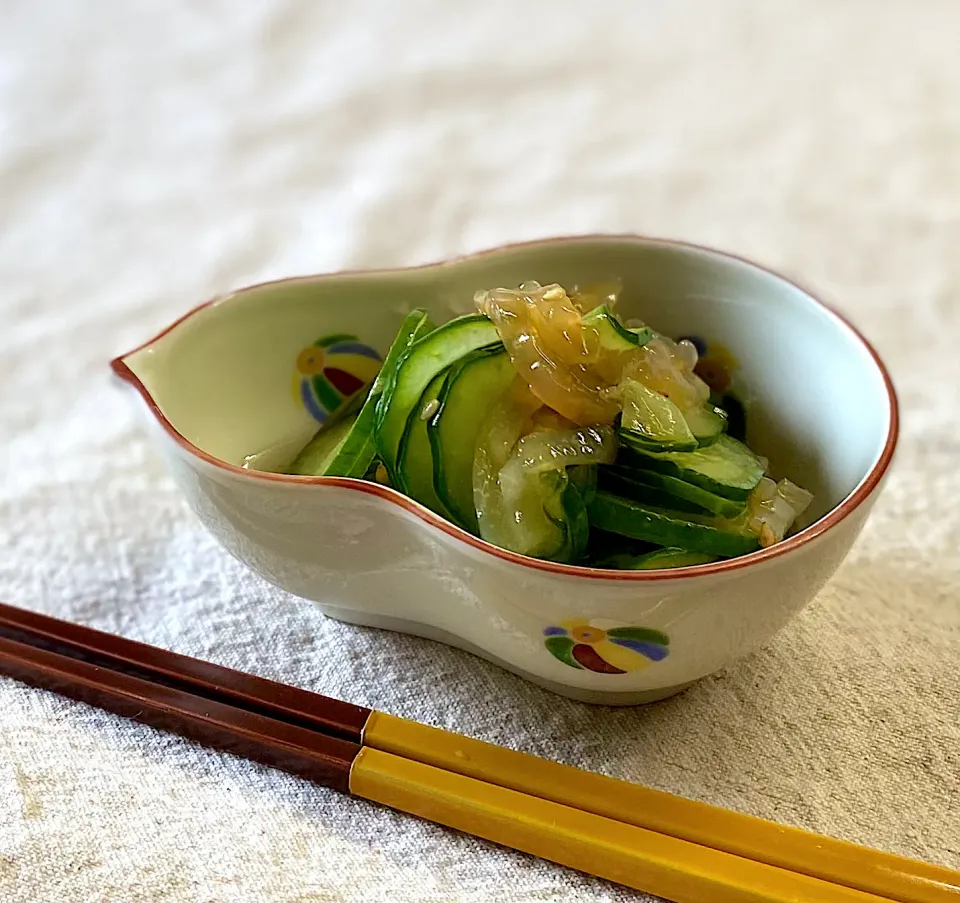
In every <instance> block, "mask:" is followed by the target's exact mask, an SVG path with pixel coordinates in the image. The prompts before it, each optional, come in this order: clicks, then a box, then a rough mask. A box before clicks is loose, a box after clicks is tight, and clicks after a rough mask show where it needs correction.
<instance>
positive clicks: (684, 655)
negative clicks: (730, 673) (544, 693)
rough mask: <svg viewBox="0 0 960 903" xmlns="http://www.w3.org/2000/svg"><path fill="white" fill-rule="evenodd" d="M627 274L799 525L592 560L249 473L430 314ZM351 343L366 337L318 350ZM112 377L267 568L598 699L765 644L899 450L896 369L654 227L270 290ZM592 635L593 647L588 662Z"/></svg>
mask: <svg viewBox="0 0 960 903" xmlns="http://www.w3.org/2000/svg"><path fill="white" fill-rule="evenodd" d="M609 277H619V278H620V279H622V280H623V283H624V293H623V295H622V301H621V304H620V308H619V309H620V311H621V313H622V314H623V315H624V316H625V317H630V316H636V317H640V318H641V319H643V320H644V321H646V322H647V323H649V324H650V325H652V326H653V327H654V328H656V329H659V330H661V331H663V332H665V333H667V334H669V335H672V336H675V337H676V336H680V335H689V334H694V335H697V336H700V337H702V338H704V339H705V340H706V342H707V345H708V349H707V353H708V355H710V354H714V355H715V356H716V357H717V359H718V361H719V362H720V363H721V364H723V365H725V366H727V367H728V368H729V369H731V370H732V377H733V382H734V388H735V389H736V391H737V393H738V395H739V397H740V398H741V400H742V401H743V402H744V404H745V407H746V411H747V437H748V441H749V443H750V444H751V445H752V446H754V447H755V448H757V450H759V451H760V452H761V453H762V454H765V455H767V456H768V457H769V458H770V459H771V461H772V462H773V467H774V474H775V475H789V476H790V477H791V478H792V479H794V480H795V481H797V482H798V483H800V484H801V485H803V486H805V487H807V488H808V489H810V490H811V491H812V492H814V493H815V501H814V503H813V505H812V506H811V508H810V509H809V511H808V512H807V515H806V519H805V525H802V526H803V529H802V530H800V531H799V532H797V533H795V534H794V535H793V536H792V537H790V538H788V539H787V540H785V541H784V542H782V543H779V544H777V545H775V546H773V547H771V548H768V549H765V550H762V551H759V552H755V553H753V554H751V555H747V556H744V557H742V558H737V559H733V560H729V561H724V562H718V563H714V564H707V565H699V566H696V567H691V568H685V569H682V570H675V571H666V570H663V571H603V570H591V569H586V568H579V567H571V566H566V565H558V564H553V563H550V562H544V561H537V560H533V559H529V558H525V557H523V556H519V555H515V554H512V553H510V552H506V551H503V550H501V549H498V548H495V547H493V546H491V545H489V544H487V543H485V542H483V541H482V540H480V539H477V538H475V537H473V536H471V535H469V534H467V533H465V532H464V531H462V530H460V529H459V528H457V527H455V526H453V525H452V524H450V523H448V522H447V521H445V520H443V519H442V518H439V517H437V516H436V515H434V514H433V513H431V512H430V511H428V510H427V509H425V508H423V507H422V506H420V505H419V504H417V503H416V502H414V501H412V500H410V499H408V498H406V497H404V496H403V495H401V494H399V493H397V492H395V491H393V490H391V489H389V488H386V487H383V486H380V485H378V484H373V483H365V482H361V481H356V480H349V479H340V478H310V477H294V476H286V475H281V474H275V473H269V472H259V471H257V470H251V469H249V468H245V467H244V466H243V465H244V462H245V461H246V459H247V458H248V456H250V455H254V454H261V453H264V452H266V454H261V457H260V458H259V459H258V460H259V461H260V462H266V464H264V463H261V464H260V466H269V463H270V462H269V459H270V458H271V457H273V458H275V459H276V460H277V461H280V460H282V459H283V458H284V457H287V458H289V456H290V455H291V454H292V453H293V452H294V451H295V450H296V449H297V448H298V447H299V446H300V445H301V444H303V443H304V442H305V441H306V440H307V438H309V436H310V435H311V434H312V433H313V432H314V431H315V430H316V428H317V420H318V418H322V417H323V416H324V414H323V405H324V404H327V405H328V406H331V407H332V404H333V401H335V400H336V394H335V393H334V394H333V395H331V393H330V386H331V384H333V385H334V386H336V385H337V384H339V385H340V386H341V388H344V389H349V388H350V385H349V384H350V382H351V379H350V375H351V374H353V375H354V376H355V377H359V378H361V379H365V378H368V376H369V372H370V366H371V361H370V359H369V356H370V355H371V354H372V353H373V352H372V351H371V350H370V349H371V348H372V349H374V350H375V351H376V352H379V353H381V354H382V353H383V352H384V351H385V350H386V348H387V346H388V345H389V343H390V341H391V339H392V338H393V335H394V333H395V331H396V330H397V328H398V325H399V323H400V321H401V319H402V317H403V315H404V314H405V313H406V312H407V311H408V310H410V309H411V308H413V307H416V306H425V307H427V308H428V309H429V311H430V313H431V315H432V317H433V318H434V320H435V321H436V322H442V321H444V320H446V319H448V318H450V317H451V316H453V315H455V314H459V313H463V312H466V311H467V310H469V309H470V307H471V305H472V298H473V294H474V291H475V290H476V289H477V288H482V287H492V286H496V285H514V286H515V285H517V284H519V283H520V282H523V281H526V280H531V279H535V280H537V281H539V282H542V283H548V282H554V281H556V282H561V283H563V284H573V283H581V284H582V283H584V282H588V281H593V280H596V279H604V278H609ZM337 334H347V335H348V336H355V337H357V338H356V339H352V338H341V339H340V340H339V341H335V342H333V344H332V345H331V344H330V343H329V342H328V343H327V347H326V349H325V350H321V352H318V350H317V349H318V348H321V349H323V345H324V342H323V339H324V338H325V337H330V336H335V335H337ZM318 341H319V343H320V344H319V345H318V344H316V343H317V342H318ZM717 349H721V350H719V351H718V350H717ZM722 349H725V350H722ZM112 366H113V369H114V371H115V373H116V374H117V375H118V376H119V377H121V378H122V379H123V380H125V381H126V382H127V383H129V384H130V385H131V386H132V387H133V388H134V389H136V391H137V393H138V394H139V397H140V399H141V400H142V401H143V402H144V403H145V408H146V410H147V412H148V414H149V415H150V416H149V418H148V420H149V423H151V424H152V426H153V430H152V433H153V436H154V438H155V439H156V441H157V444H158V446H159V448H160V449H161V451H162V453H163V455H164V456H165V458H166V460H167V462H168V464H169V467H170V469H171V471H172V473H173V475H174V477H175V478H176V480H177V482H178V484H179V485H180V487H181V488H182V490H183V492H184V493H185V495H186V497H187V500H188V501H189V503H190V505H191V506H192V508H193V510H194V511H195V512H196V513H197V515H198V516H199V517H200V519H201V520H202V521H203V523H205V524H206V526H207V527H208V528H209V529H210V530H211V531H212V532H213V534H214V535H215V536H216V537H217V538H218V539H219V541H220V542H221V543H222V544H223V545H224V546H225V547H226V548H227V549H228V550H229V551H230V552H231V553H232V554H234V555H235V556H236V557H237V558H239V559H240V560H241V561H243V562H245V563H246V564H247V565H249V566H250V567H251V568H253V569H254V570H255V571H256V572H258V573H259V574H261V575H262V576H263V577H265V578H266V579H267V580H268V581H270V582H272V583H274V584H276V585H277V586H279V587H281V588H283V589H284V590H287V591H289V592H290V593H292V594H293V595H295V596H300V597H302V598H304V599H309V600H312V601H314V602H316V603H317V604H318V605H319V606H320V608H321V610H322V611H323V612H324V613H325V614H327V615H329V616H330V617H333V618H338V619H340V620H343V621H348V622H351V623H355V624H365V625H372V626H375V627H383V628H389V629H393V630H401V631H406V632H409V633H414V634H418V635H420V636H425V637H429V638H431V639H434V640H438V641H441V642H445V643H449V644H451V645H454V646H458V647H460V648H461V649H465V650H468V651H470V652H473V653H476V654H477V655H481V656H483V657H484V658H486V659H489V660H491V661H493V662H496V663H498V664H499V665H501V666H503V667H504V668H507V669H509V670H510V671H513V672H514V673H516V674H519V675H522V676H523V677H526V678H528V679H530V680H532V681H534V682H536V683H538V684H540V685H541V686H544V687H547V688H549V689H551V690H553V691H555V692H557V693H561V694H564V695H566V696H571V697H574V698H576V699H581V700H584V701H588V702H600V703H609V704H620V705H625V704H634V703H639V702H647V701H652V700H655V699H660V698H663V697H665V696H668V695H670V694H672V693H675V692H677V691H678V690H680V689H682V688H684V687H686V686H688V685H689V684H691V683H692V682H694V681H696V680H697V679H699V678H701V677H704V676H706V675H708V674H711V673H713V672H715V671H717V670H718V669H721V668H723V667H725V666H726V665H729V664H730V663H731V662H733V661H734V660H736V659H738V658H740V657H741V656H743V655H744V654H746V653H748V652H750V651H752V650H754V649H756V648H758V647H759V646H761V645H763V644H764V643H766V642H767V641H769V640H770V638H771V637H772V636H773V635H774V634H775V633H776V632H777V631H778V630H779V629H780V628H781V627H783V625H784V624H786V623H787V621H789V620H790V619H791V618H792V617H793V616H794V615H795V614H796V613H797V612H798V611H799V610H800V609H801V608H802V607H803V606H804V605H806V604H807V603H808V602H809V601H810V600H811V599H812V598H813V597H814V596H815V595H816V593H817V592H818V591H819V589H820V588H821V587H822V586H823V584H824V583H825V582H826V581H827V580H828V579H829V578H830V576H831V575H832V574H833V572H834V571H835V570H836V568H837V566H838V565H839V564H840V562H841V561H842V560H843V558H844V556H845V555H846V554H847V552H848V550H849V549H850V546H851V544H852V543H853V541H854V540H855V539H856V537H857V535H858V534H859V532H860V530H861V528H862V527H863V523H864V520H865V518H866V517H867V515H868V513H869V511H870V509H871V507H872V506H873V503H874V501H875V499H876V497H877V493H878V490H879V489H880V486H881V483H882V481H883V479H884V476H885V473H886V471H887V468H888V466H889V464H890V461H891V458H892V456H893V452H894V447H895V445H896V441H897V402H896V397H895V394H894V391H893V387H892V385H891V382H890V378H889V376H888V375H887V372H886V370H885V369H884V367H883V364H882V363H881V362H880V360H879V358H878V357H877V355H876V353H875V352H874V351H873V350H872V349H871V348H870V346H869V345H868V344H867V343H866V341H864V339H863V338H862V337H861V336H860V335H859V334H858V333H857V332H856V331H855V330H854V329H853V328H852V327H851V326H850V325H849V324H848V323H846V322H845V321H844V320H843V319H842V318H841V317H840V316H838V315H837V314H836V313H833V312H832V311H830V310H829V309H827V308H826V307H825V306H824V305H822V304H821V303H819V302H818V301H816V300H815V299H814V298H812V297H811V296H810V295H809V294H807V293H806V292H804V291H803V290H801V289H800V288H798V287H797V286H796V285H794V284H792V283H791V282H788V281H787V280H785V279H783V278H781V277H779V276H777V275H775V274H773V273H771V272H769V271H767V270H765V269H762V268H760V267H758V266H756V265H754V264H752V263H749V262H747V261H745V260H742V259H739V258H737V257H733V256H730V255H727V254H723V253H719V252H717V251H713V250H709V249H706V248H701V247H694V246H691V245H687V244H682V243H679V242H671V241H660V240H652V239H646V238H640V237H635V236H597V237H581V238H564V239H552V240H545V241H538V242H533V243H529V244H522V245H513V246H508V247H505V248H501V249H496V250H492V251H487V252H484V253H481V254H476V255H473V256H470V257H465V258H461V259H457V260H453V261H449V262H446V263H440V264H436V265H432V266H425V267H418V268H411V269H403V270H388V271H365V272H353V273H336V274H332V275H323V276H311V277H304V278H294V279H285V280H281V281H278V282H272V283H267V284H263V285H256V286H252V287H250V288H246V289H243V290H241V291H237V292H235V293H233V294H230V295H228V296H226V297H221V298H218V299H215V300H214V301H211V302H209V303H207V304H205V305H202V306H200V307H198V308H196V309H195V310H194V311H192V312H190V313H188V314H187V315H186V316H185V317H183V318H182V319H180V320H178V321H177V322H176V323H174V324H173V325H172V326H170V327H169V328H168V329H166V330H164V331H163V332H162V333H161V334H160V335H158V336H157V337H156V338H154V339H152V340H151V341H150V342H148V343H147V344H146V345H143V346H142V347H140V348H138V349H136V350H135V351H132V352H130V353H129V354H126V355H123V356H122V357H120V358H117V359H116V360H115V361H113V364H112ZM373 366H374V367H375V366H376V362H375V361H374V362H373ZM321 369H322V370H323V373H324V375H321V377H320V379H319V380H315V379H314V376H315V375H316V374H317V373H318V372H320V371H321ZM344 374H346V375H344ZM609 631H613V633H609ZM558 637H559V639H556V638H558ZM615 639H617V640H620V642H614V640H615ZM384 641H385V642H387V640H386V639H385V640H384ZM574 645H579V646H581V647H583V646H586V647H590V648H589V649H587V650H583V649H581V650H580V653H581V654H580V655H579V658H580V659H581V660H583V661H585V662H587V663H588V664H587V666H584V665H583V664H578V662H577V660H576V659H575V658H574V657H572V656H571V655H570V654H569V653H570V649H571V648H572V647H573V646H574ZM584 651H586V653H587V654H586V655H584V654H582V653H583V652H584Z"/></svg>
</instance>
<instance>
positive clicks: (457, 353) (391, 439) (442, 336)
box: [374, 314, 499, 483]
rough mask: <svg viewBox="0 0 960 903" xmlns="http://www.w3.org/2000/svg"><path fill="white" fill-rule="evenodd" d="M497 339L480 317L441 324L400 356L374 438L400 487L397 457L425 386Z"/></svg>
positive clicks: (380, 408)
mask: <svg viewBox="0 0 960 903" xmlns="http://www.w3.org/2000/svg"><path fill="white" fill-rule="evenodd" d="M498 339H499V335H498V333H497V328H496V326H494V325H493V323H492V322H491V321H490V320H488V319H487V318H486V317H485V316H483V315H482V314H469V315H467V316H464V317H457V318H456V319H455V320H450V321H449V322H448V323H444V324H443V326H440V327H439V328H437V329H435V330H433V332H430V333H427V335H425V336H424V337H423V338H421V339H418V340H417V341H416V342H414V343H413V344H412V345H411V346H410V347H409V348H408V349H407V350H406V352H404V353H403V354H402V355H401V356H400V360H399V362H398V364H397V368H396V370H395V371H394V373H393V376H392V378H391V379H390V381H389V382H388V383H387V386H386V388H385V389H384V391H383V394H382V395H381V396H380V400H379V401H378V403H377V418H376V428H375V430H374V438H375V441H376V446H377V452H378V453H379V455H380V458H381V460H382V461H383V463H384V465H385V466H386V468H387V473H388V474H389V475H390V479H391V480H392V481H394V482H395V483H399V477H398V474H397V456H398V453H399V451H400V441H401V440H402V438H403V432H404V430H405V429H406V425H407V418H408V417H409V416H410V412H411V411H412V410H413V409H414V407H415V406H416V404H417V402H418V401H419V400H420V395H421V394H422V393H423V390H424V389H425V388H426V387H427V384H428V383H429V382H430V380H431V379H433V378H434V377H435V376H436V375H437V374H438V373H439V372H440V371H441V370H445V369H446V368H447V367H449V366H450V365H451V364H452V363H454V362H455V361H457V360H459V359H460V358H461V357H463V356H464V355H465V354H468V353H469V352H471V351H474V350H475V349H477V348H481V347H483V346H484V345H489V344H491V343H492V342H495V341H497V340H498Z"/></svg>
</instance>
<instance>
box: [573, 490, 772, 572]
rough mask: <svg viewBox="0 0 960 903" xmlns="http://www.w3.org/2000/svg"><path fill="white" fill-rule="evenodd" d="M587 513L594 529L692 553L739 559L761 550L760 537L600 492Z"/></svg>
mask: <svg viewBox="0 0 960 903" xmlns="http://www.w3.org/2000/svg"><path fill="white" fill-rule="evenodd" d="M587 510H588V514H589V517H590V524H591V526H595V527H598V528H600V529H601V530H609V531H610V532H611V533H620V534H621V535H623V536H629V537H630V538H631V539H642V540H644V541H646V542H655V543H657V544H658V545H662V546H667V547H670V548H677V549H685V550H686V551H688V552H703V553H704V554H706V555H716V556H717V557H718V558H735V557H737V556H738V555H746V554H747V553H749V552H754V551H756V550H757V549H758V548H760V543H759V541H758V540H757V537H756V536H748V535H745V534H742V533H734V532H729V531H726V530H718V529H717V528H715V527H710V526H707V525H706V524H701V523H695V522H693V521H688V520H681V518H680V516H679V515H676V514H673V515H671V513H670V512H666V511H663V510H659V509H657V508H652V507H648V506H646V505H641V504H640V503H639V502H633V501H630V500H629V499H624V498H620V497H619V496H616V495H612V494H611V493H609V492H598V493H597V494H596V496H594V499H593V501H592V502H591V503H590V506H589V508H588V509H587Z"/></svg>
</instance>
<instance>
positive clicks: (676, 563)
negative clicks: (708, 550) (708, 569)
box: [623, 549, 717, 571]
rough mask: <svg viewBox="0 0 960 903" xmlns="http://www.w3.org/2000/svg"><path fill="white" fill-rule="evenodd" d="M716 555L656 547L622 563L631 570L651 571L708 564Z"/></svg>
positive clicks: (714, 559) (715, 558)
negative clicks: (626, 562)
mask: <svg viewBox="0 0 960 903" xmlns="http://www.w3.org/2000/svg"><path fill="white" fill-rule="evenodd" d="M716 560H717V557H716V555H707V554H705V553H704V552H688V551H687V550H686V549H657V550H656V551H655V552H647V553H646V554H645V555H638V556H637V557H636V558H634V559H633V560H632V561H631V562H630V563H629V564H625V565H623V567H625V568H628V569H629V570H632V571H652V570H655V569H657V568H685V567H690V566H691V565H694V564H710V562H712V561H716Z"/></svg>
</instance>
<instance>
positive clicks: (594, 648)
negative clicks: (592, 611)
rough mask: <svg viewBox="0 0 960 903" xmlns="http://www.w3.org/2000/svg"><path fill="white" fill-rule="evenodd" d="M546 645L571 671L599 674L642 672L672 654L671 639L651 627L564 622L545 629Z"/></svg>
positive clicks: (544, 642)
mask: <svg viewBox="0 0 960 903" xmlns="http://www.w3.org/2000/svg"><path fill="white" fill-rule="evenodd" d="M543 635H544V641H543V644H544V646H546V647H547V651H548V652H549V653H550V654H551V655H552V656H553V657H554V658H556V659H558V660H559V661H561V662H563V663H564V664H565V665H569V666H570V667H571V668H578V669H581V670H587V671H594V672H596V673H598V674H626V673H628V672H630V671H642V670H643V669H644V668H647V667H649V666H650V665H651V664H652V663H653V662H659V661H662V660H663V659H665V658H666V657H667V655H668V654H669V649H668V648H667V647H668V646H669V645H670V638H669V637H668V636H667V635H666V634H665V633H662V632H661V631H659V630H652V629H651V628H649V627H617V626H609V625H608V623H607V622H605V621H598V620H592V621H561V622H560V624H559V625H551V626H549V627H546V628H544V631H543Z"/></svg>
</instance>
